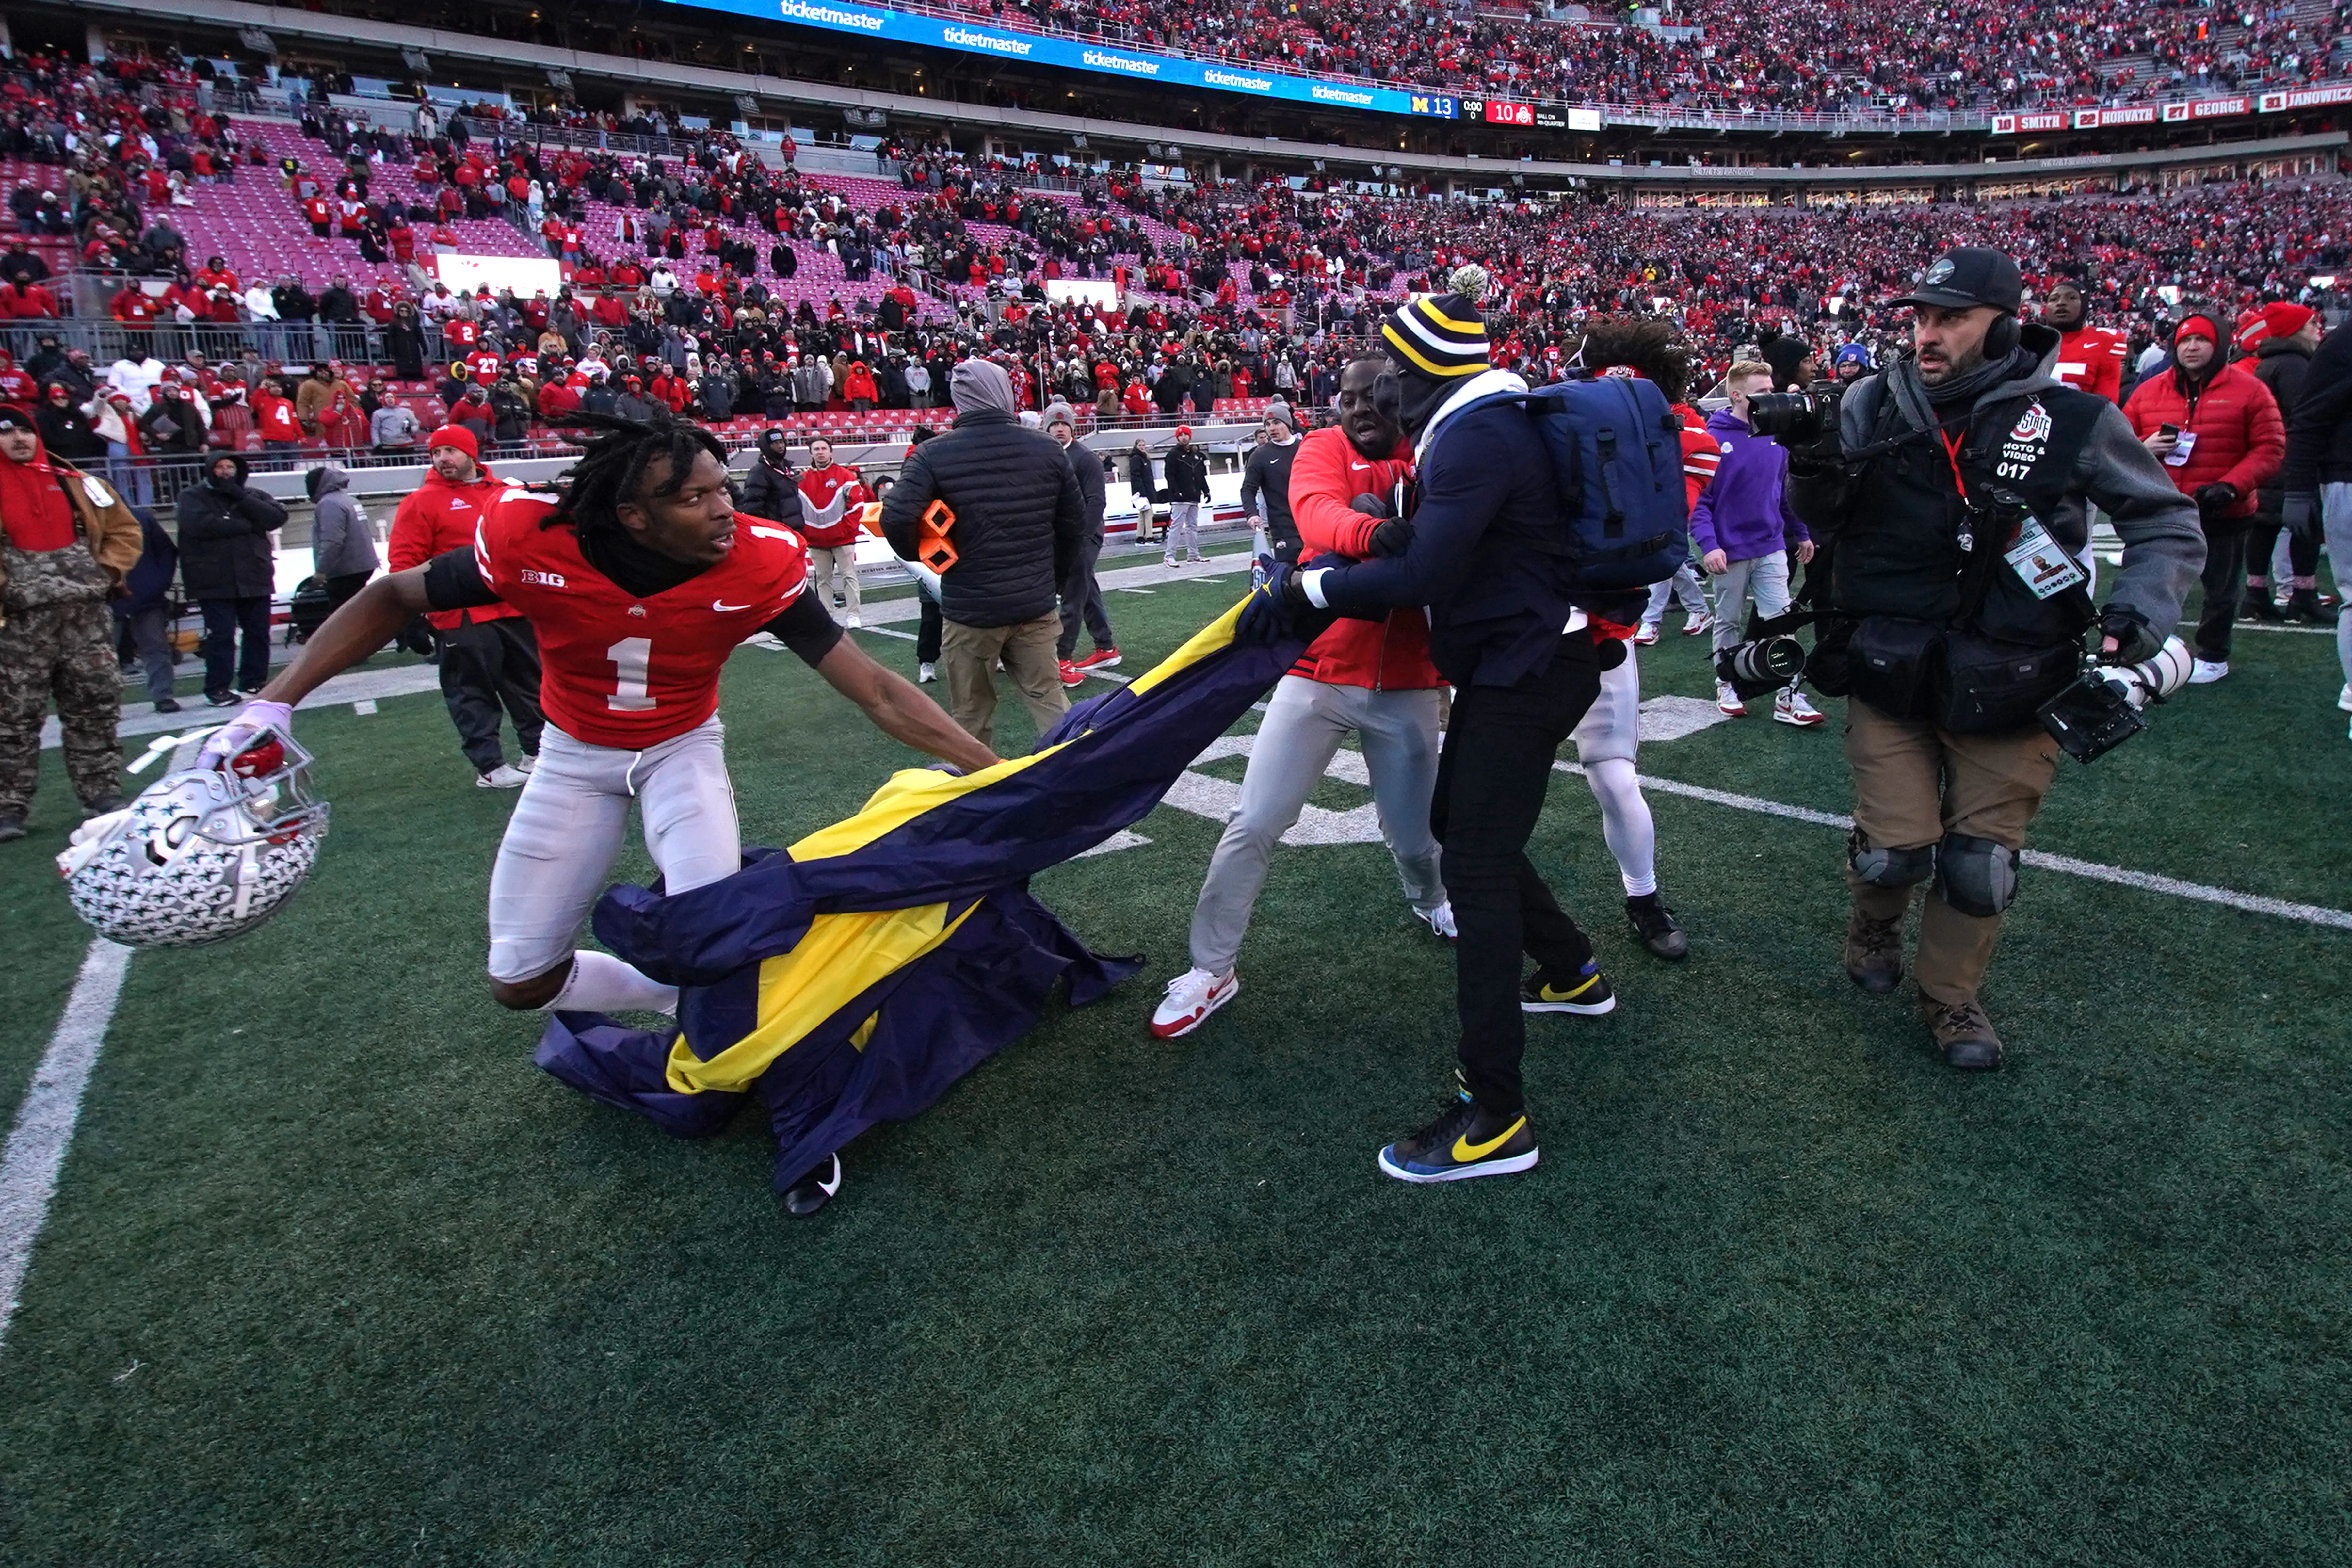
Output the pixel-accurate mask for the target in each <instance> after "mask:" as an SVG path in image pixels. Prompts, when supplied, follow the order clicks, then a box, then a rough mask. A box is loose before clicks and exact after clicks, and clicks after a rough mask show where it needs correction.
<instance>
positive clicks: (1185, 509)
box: [1160, 500, 1223, 973]
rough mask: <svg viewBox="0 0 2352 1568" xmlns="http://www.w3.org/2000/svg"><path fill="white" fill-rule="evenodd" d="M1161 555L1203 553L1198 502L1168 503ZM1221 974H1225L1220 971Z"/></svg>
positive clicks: (1179, 557)
mask: <svg viewBox="0 0 2352 1568" xmlns="http://www.w3.org/2000/svg"><path fill="white" fill-rule="evenodd" d="M1160 553H1161V554H1163V555H1165V556H1167V557H1168V558H1169V559H1170V560H1171V561H1175V560H1181V558H1182V557H1183V556H1185V555H1186V554H1188V553H1189V554H1192V555H1198V554H1200V553H1201V503H1200V502H1199V501H1196V500H1172V501H1170V502H1169V503H1168V538H1167V540H1166V542H1165V543H1164V544H1163V545H1162V547H1161V550H1160ZM1219 973H1223V971H1219Z"/></svg>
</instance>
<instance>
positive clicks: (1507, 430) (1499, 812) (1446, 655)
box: [1238, 267, 1687, 1183]
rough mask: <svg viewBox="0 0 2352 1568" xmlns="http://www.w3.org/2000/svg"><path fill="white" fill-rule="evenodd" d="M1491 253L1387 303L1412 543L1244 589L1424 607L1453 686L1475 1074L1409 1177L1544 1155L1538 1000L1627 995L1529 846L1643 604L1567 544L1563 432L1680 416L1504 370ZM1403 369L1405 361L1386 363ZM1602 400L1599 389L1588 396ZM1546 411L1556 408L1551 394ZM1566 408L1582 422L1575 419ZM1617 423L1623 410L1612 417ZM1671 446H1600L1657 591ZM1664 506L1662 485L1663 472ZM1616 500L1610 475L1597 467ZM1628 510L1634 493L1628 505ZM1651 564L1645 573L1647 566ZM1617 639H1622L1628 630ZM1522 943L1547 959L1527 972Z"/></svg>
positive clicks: (1570, 519) (1665, 539)
mask: <svg viewBox="0 0 2352 1568" xmlns="http://www.w3.org/2000/svg"><path fill="white" fill-rule="evenodd" d="M1452 281H1453V283H1454V287H1455V289H1457V290H1460V291H1459V292H1455V293H1453V294H1446V295H1436V296H1432V295H1423V296H1418V297H1415V298H1413V299H1412V300H1407V301H1406V302H1405V303H1404V304H1403V305H1402V306H1400V307H1398V308H1397V309H1396V310H1393V311H1391V313H1390V314H1389V315H1388V316H1387V317H1386V318H1385V319H1384V320H1383V321H1382V322H1381V341H1382V343H1383V346H1384V349H1385V352H1386V353H1387V354H1388V357H1389V359H1390V361H1391V363H1392V364H1393V365H1394V366H1395V370H1396V374H1395V380H1394V391H1393V393H1392V394H1391V393H1389V392H1388V390H1387V388H1386V386H1385V385H1384V386H1383V387H1382V388H1381V395H1383V396H1386V395H1393V396H1394V397H1395V398H1396V406H1397V412H1398V420H1399V423H1400V424H1401V425H1402V426H1403V428H1404V431H1405V435H1406V437H1408V438H1409V439H1410V440H1412V443H1413V451H1414V457H1415V460H1416V464H1417V466H1418V469H1419V479H1418V482H1417V487H1416V495H1417V499H1416V501H1415V505H1414V509H1413V511H1412V519H1411V525H1412V526H1411V541H1410V542H1409V544H1408V545H1407V547H1406V549H1405V550H1404V552H1403V553H1402V554H1400V555H1395V556H1391V557H1386V558H1382V559H1377V560H1369V561H1363V562H1360V563H1355V564H1353V565H1344V566H1337V567H1332V568H1328V569H1326V568H1322V567H1320V566H1319V564H1310V565H1308V566H1306V567H1303V568H1293V567H1290V566H1288V565H1286V564H1284V563H1278V562H1277V563H1275V565H1274V567H1273V569H1272V571H1271V572H1270V573H1269V574H1268V575H1267V578H1266V581H1265V584H1264V586H1263V587H1262V588H1261V589H1260V590H1259V592H1258V593H1257V594H1256V595H1253V598H1252V600H1251V601H1250V602H1249V604H1248V605H1246V607H1245V609H1244V616H1243V618H1242V622H1241V625H1240V627H1239V633H1238V635H1242V636H1246V637H1267V636H1269V635H1271V634H1276V633H1278V632H1279V631H1280V630H1281V629H1282V628H1283V627H1284V626H1286V625H1290V624H1293V621H1294V619H1295V618H1296V617H1299V616H1305V615H1307V612H1308V608H1309V606H1312V608H1314V609H1318V610H1330V611H1336V612H1338V613H1339V614H1341V615H1346V616H1364V615H1377V614H1381V613H1383V612H1386V611H1389V610H1392V609H1399V608H1407V607H1410V606H1412V605H1426V606H1428V612H1429V651H1430V657H1431V659H1432V661H1433V663H1434V664H1435V665H1436V667H1437V669H1438V672H1439V673H1440V674H1442V675H1443V676H1444V678H1445V679H1447V680H1448V681H1449V682H1451V683H1452V684H1453V686H1454V690H1455V692H1456V695H1455V698H1454V711H1453V716H1452V719H1451V721H1450V722H1449V724H1448V727H1447V729H1446V732H1445V745H1444V751H1443V752H1441V753H1440V755H1439V759H1438V769H1437V784H1436V789H1435V794H1434V796H1433V799H1432V801H1431V805H1430V825H1431V826H1432V828H1433V830H1434V831H1435V833H1436V835H1437V839H1438V843H1439V845H1440V847H1441V850H1442V857H1441V862H1440V869H1441V873H1442V875H1443V876H1444V882H1445V889H1446V892H1447V894H1448V895H1449V896H1450V898H1451V900H1452V903H1453V906H1454V924H1455V928H1456V930H1457V931H1459V932H1460V940H1459V941H1458V942H1456V944H1455V947H1454V966H1455V988H1454V990H1455V999H1456V1006H1457V1010H1458V1012H1459V1015H1460V1019H1461V1039H1460V1044H1459V1047H1458V1054H1459V1057H1460V1064H1461V1065H1460V1068H1459V1069H1458V1073H1457V1077H1458V1083H1457V1089H1456V1092H1455V1094H1454V1096H1452V1097H1450V1098H1449V1099H1448V1100H1447V1102H1446V1104H1445V1106H1444V1109H1443V1110H1441V1111H1440V1112H1439V1113H1438V1115H1437V1116H1436V1118H1435V1119H1434V1120H1433V1121H1431V1122H1430V1123H1429V1124H1428V1125H1427V1126H1425V1127H1423V1128H1422V1129H1421V1130H1420V1131H1417V1132H1415V1133H1413V1134H1412V1135H1411V1136H1410V1137H1406V1138H1402V1139H1400V1140H1398V1141H1397V1142H1394V1143H1391V1144H1390V1145H1389V1146H1388V1147H1387V1148H1385V1149H1383V1150H1381V1155H1380V1163H1381V1170H1382V1171H1383V1172H1385V1173H1387V1174H1389V1175H1390V1176H1392V1177H1394V1178H1396V1179H1397V1180H1399V1181H1403V1182H1414V1183H1425V1182H1452V1181H1460V1180H1464V1179H1465V1178H1471V1177H1478V1176H1493V1175H1505V1174H1508V1173H1513V1172H1518V1171H1525V1170H1528V1169H1530V1168H1531V1167H1533V1166H1534V1165H1535V1163H1536V1161H1537V1157H1538V1150H1537V1143H1536V1135H1535V1131H1534V1127H1533V1125H1532V1122H1531V1121H1530V1120H1529V1117H1528V1108H1527V1101H1526V1098H1525V1094H1524V1091H1523V1089H1522V1086H1521V1082H1520V1074H1519V1060H1520V1058H1521V1056H1522V1055H1523V1053H1524V1052H1525V1049H1526V1046H1527V1023H1526V1018H1525V1016H1524V1014H1525V1013H1528V1012H1534V1013H1577V1014H1583V1015H1587V1016H1592V1015H1598V1014H1602V1013H1606V1012H1609V1011H1610V1010H1611V1009H1612V1008H1613V1007H1615V1005H1616V997H1615V995H1614V994H1612V991H1611V989H1610V985H1609V982H1608V981H1607V979H1605V978H1604V977H1603V976H1602V975H1601V970H1600V966H1599V964H1598V963H1596V962H1595V961H1594V959H1593V955H1592V943H1591V940H1590V939H1589V938H1588V937H1586V935H1585V934H1584V932H1583V931H1580V930H1579V929H1578V927H1577V924H1576V922H1575V921H1573V920H1571V919H1570V918H1569V916H1568V915H1567V914H1566V913H1565V912H1564V911H1562V910H1561V909H1560V907H1559V903H1558V901H1557V900H1555V899H1554V898H1553V897H1552V892H1551V889H1550V888H1549V887H1547V886H1546V885H1545V883H1544V880H1543V878H1542V877H1541V876H1540V875H1538V873H1537V871H1536V868H1535V866H1534V864H1533V863H1532V862H1531V861H1530V860H1529V859H1528V855H1527V845H1528V837H1530V836H1531V835H1532V834H1533V833H1534V831H1535V826H1536V823H1537V820H1538V817H1539V816H1541V815H1542V812H1543V805H1544V797H1545V795H1546V793H1547V791H1548V790H1549V786H1550V784H1551V780H1552V777H1553V768H1552V763H1553V759H1554V757H1555V755H1556V753H1557V752H1558V751H1559V745H1560V742H1563V741H1565V740H1567V739H1568V738H1569V736H1570V733H1572V732H1573V731H1575V729H1576V726H1577V723H1578V721H1580V720H1581V719H1582V718H1583V717H1584V715H1585V711H1586V710H1588V709H1590V708H1591V706H1592V703H1593V700H1594V698H1595V697H1597V696H1598V695H1599V693H1600V689H1601V657H1602V654H1601V646H1600V644H1599V643H1598V642H1597V641H1596V640H1595V637H1594V633H1593V628H1592V621H1593V618H1594V616H1595V615H1596V614H1597V615H1599V616H1601V617H1603V618H1606V619H1608V620H1611V621H1612V622H1615V623H1617V624H1619V625H1622V626H1631V625H1633V622H1634V621H1635V620H1636V619H1637V618H1638V617H1639V616H1640V613H1641V605H1642V599H1643V593H1642V592H1641V591H1639V590H1636V591H1633V592H1631V593H1626V592H1613V593H1605V594H1596V593H1594V592H1592V591H1591V589H1589V588H1587V587H1585V586H1583V585H1582V583H1581V582H1580V578H1581V577H1582V576H1584V575H1585V574H1584V573H1583V571H1582V569H1581V568H1580V565H1579V564H1578V563H1576V562H1575V561H1574V560H1573V559H1572V557H1571V553H1570V551H1569V550H1568V549H1566V548H1563V546H1564V545H1566V544H1568V543H1570V540H1569V539H1567V538H1564V534H1565V533H1567V532H1569V531H1574V533H1575V538H1574V540H1573V542H1574V543H1575V544H1576V545H1577V546H1578V547H1579V548H1582V547H1584V546H1586V545H1587V544H1588V543H1590V541H1588V540H1587V539H1586V537H1585V533H1584V525H1585V522H1586V519H1585V517H1584V515H1583V513H1582V512H1581V511H1580V512H1579V513H1577V514H1575V515H1573V516H1569V515H1567V514H1565V510H1564V508H1563V506H1562V486H1561V484H1560V480H1559V474H1558V473H1557V472H1556V470H1555V468H1554V466H1553V459H1552V457H1551V447H1552V445H1553V443H1554V441H1555V440H1564V439H1575V440H1578V441H1579V450H1580V452H1582V451H1584V450H1585V448H1586V447H1590V446H1591V444H1592V440H1591V438H1592V437H1593V436H1594V434H1595V432H1596V431H1597V430H1598V428H1599V427H1600V426H1601V423H1602V421H1601V420H1599V419H1595V418H1592V417H1590V415H1591V414H1592V413H1595V412H1597V410H1598V408H1599V406H1600V405H1601V402H1602V401H1603V400H1605V403H1606V405H1607V406H1608V407H1609V408H1610V409H1612V411H1613V413H1612V419H1613V421H1614V425H1615V426H1622V425H1623V424H1624V423H1625V421H1626V420H1628V419H1630V418H1633V417H1634V416H1637V415H1638V416H1641V417H1643V418H1647V419H1654V420H1656V421H1658V422H1660V424H1661V425H1662V426H1664V428H1667V429H1672V428H1673V427H1674V426H1673V424H1672V423H1671V422H1672V421H1673V420H1674V416H1673V415H1672V414H1671V413H1670V412H1669V411H1668V409H1667V407H1666V404H1665V400H1664V398H1663V397H1661V396H1660V395H1658V392H1657V389H1656V388H1655V387H1654V386H1649V385H1647V384H1644V383H1641V382H1636V381H1630V380H1618V379H1615V378H1611V379H1608V380H1605V381H1602V382H1599V383H1593V384H1587V386H1586V387H1584V388H1581V389H1571V391H1572V393H1573V395H1572V396H1571V397H1570V398H1568V399H1564V400H1562V402H1561V404H1560V405H1559V406H1560V407H1562V408H1563V409H1564V410H1565V411H1564V412H1559V413H1547V414H1541V415H1538V414H1537V413H1536V411H1535V410H1531V409H1530V408H1529V406H1528V405H1527V404H1526V402H1525V395H1526V393H1527V390H1528V387H1527V383H1526V382H1524V381H1522V380H1520V379H1519V378H1518V377H1517V376H1516V375H1513V374H1509V373H1507V372H1505V371H1498V370H1496V369H1494V368H1493V367H1492V366H1491V365H1490V364H1489V363H1487V357H1486V322H1485V320H1484V319H1483V318H1482V317H1481V316H1480V314H1479V311H1478V303H1477V298H1476V292H1475V291H1476V290H1477V289H1483V288H1484V286H1485V284H1486V273H1485V271H1484V269H1483V268H1475V267H1465V268H1460V269H1458V270H1457V271H1456V272H1455V273H1454V278H1453V279H1452ZM1383 380H1384V381H1385V380H1386V378H1383ZM1588 394H1589V395H1590V396H1591V402H1588V401H1587V400H1586V399H1587V395H1588ZM1543 406H1544V407H1546V408H1550V407H1553V406H1555V405H1552V404H1550V403H1547V404H1546V405H1543ZM1561 426H1573V428H1567V429H1563V428H1561ZM1612 427H1613V426H1612ZM1651 445H1656V446H1657V447H1658V450H1659V456H1658V457H1657V458H1656V459H1655V460H1656V462H1657V463H1658V465H1659V468H1658V471H1657V472H1656V473H1654V474H1653V473H1650V472H1646V471H1645V472H1641V473H1639V474H1635V473H1633V472H1632V471H1631V470H1633V468H1636V467H1638V466H1639V465H1640V464H1641V463H1642V462H1643V457H1644V454H1645V452H1646V451H1647V449H1648V447H1650V446H1651ZM1610 446H1611V448H1612V449H1613V450H1614V451H1615V453H1616V456H1617V459H1618V460H1617V461H1616V462H1614V463H1611V464H1606V465H1603V464H1601V463H1600V462H1599V460H1598V459H1595V458H1588V459H1587V460H1588V461H1591V462H1593V463H1594V466H1595V468H1602V469H1604V470H1605V471H1606V472H1607V473H1608V474H1610V475H1611V476H1612V483H1613V482H1614V481H1615V480H1623V481H1625V482H1624V483H1622V485H1617V486H1616V488H1615V489H1613V490H1612V494H1613V496H1614V501H1613V502H1612V505H1611V506H1610V508H1609V510H1610V511H1611V513H1612V517H1614V519H1615V520H1616V521H1618V522H1619V523H1620V524H1621V525H1622V529H1623V532H1624V534H1625V535H1626V536H1627V537H1628V538H1630V539H1632V540H1635V541H1638V542H1640V543H1641V545H1642V546H1643V551H1644V552H1645V553H1646V555H1648V556H1652V557H1654V559H1655V570H1654V571H1652V570H1649V565H1650V563H1649V562H1648V561H1644V562H1643V563H1642V565H1641V566H1639V567H1638V568H1636V567H1629V568H1628V575H1629V576H1631V577H1634V578H1638V579H1639V581H1640V582H1641V584H1642V585H1643V588H1646V586H1647V584H1648V582H1649V581H1650V580H1651V578H1652V577H1656V576H1664V575H1667V574H1670V573H1671V572H1672V570H1673V566H1674V562H1675V560H1678V559H1680V558H1681V554H1682V552H1684V551H1685V549H1686V548H1687V544H1686V540H1685V531H1684V517H1683V510H1682V496H1681V493H1680V490H1679V489H1677V488H1675V486H1676V484H1677V479H1676V476H1677V475H1678V474H1679V471H1680V468H1681V466H1682V454H1681V450H1680V447H1679V445H1678V444H1675V443H1659V444H1650V443H1639V442H1619V441H1617V440H1616V439H1615V437H1613V436H1612V437H1611V442H1610ZM1582 488H1583V489H1585V490H1586V491H1588V492H1591V495H1592V499H1593V501H1594V502H1595V506H1596V508H1597V506H1598V503H1599V501H1600V496H1601V492H1602V491H1604V490H1610V489H1611V485H1610V484H1593V483H1591V482H1589V481H1588V483H1587V484H1586V485H1584V486H1583V487H1582ZM1653 489H1655V494H1656V496H1657V497H1658V498H1659V499H1660V501H1661V503H1662V504H1661V505H1660V506H1659V507H1658V508H1656V509H1655V510H1652V508H1651V506H1650V502H1651V500H1652V495H1653ZM1620 507H1622V508H1623V509H1625V510H1623V511H1622V512H1620V511H1619V510H1618V509H1619V508H1620ZM1644 573H1646V574H1644ZM1612 652H1613V653H1614V654H1615V655H1616V656H1617V657H1620V658H1622V655H1623V646H1622V643H1615V644H1613V646H1612ZM1522 953H1527V954H1530V955H1532V956H1533V957H1534V959H1535V961H1536V972H1535V973H1534V974H1533V975H1532V976H1529V977H1528V978H1527V979H1526V980H1525V981H1524V983H1523V982H1522V980H1521V977H1520V970H1521V960H1520V955H1521V954H1522Z"/></svg>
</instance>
